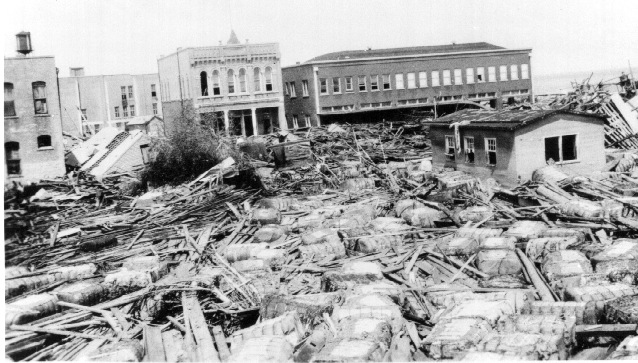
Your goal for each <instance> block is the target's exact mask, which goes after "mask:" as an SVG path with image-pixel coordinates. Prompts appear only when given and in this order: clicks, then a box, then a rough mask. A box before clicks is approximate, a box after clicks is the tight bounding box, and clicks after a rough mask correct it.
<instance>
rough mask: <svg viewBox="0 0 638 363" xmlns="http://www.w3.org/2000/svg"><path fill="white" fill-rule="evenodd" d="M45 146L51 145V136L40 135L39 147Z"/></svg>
mask: <svg viewBox="0 0 638 363" xmlns="http://www.w3.org/2000/svg"><path fill="white" fill-rule="evenodd" d="M43 147H51V136H49V135H40V136H38V149H41V148H43Z"/></svg>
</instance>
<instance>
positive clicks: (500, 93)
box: [282, 43, 532, 128]
mask: <svg viewBox="0 0 638 363" xmlns="http://www.w3.org/2000/svg"><path fill="white" fill-rule="evenodd" d="M530 54H531V49H505V48H502V47H498V46H495V45H491V44H488V43H468V44H451V45H441V46H425V47H411V48H393V49H379V50H372V49H368V50H361V51H359V50H355V51H345V52H336V53H329V54H324V55H321V56H319V57H316V58H313V59H311V60H309V61H307V62H305V63H301V64H297V65H293V66H289V67H284V68H283V70H282V72H283V80H284V89H285V90H284V91H285V96H284V103H285V107H286V118H287V122H288V127H289V128H297V127H304V126H310V125H318V124H320V123H326V122H333V121H338V120H341V119H344V116H346V117H347V120H348V121H353V120H368V121H374V120H377V119H379V120H380V119H382V118H386V117H392V116H393V115H396V114H397V112H398V111H401V110H405V109H415V108H435V106H441V105H450V104H452V105H453V104H459V103H469V102H475V103H476V102H478V103H488V102H489V103H490V104H491V106H492V107H493V108H496V107H500V105H501V102H502V100H503V99H506V100H507V99H509V98H511V97H531V95H532V81H531V70H530Z"/></svg>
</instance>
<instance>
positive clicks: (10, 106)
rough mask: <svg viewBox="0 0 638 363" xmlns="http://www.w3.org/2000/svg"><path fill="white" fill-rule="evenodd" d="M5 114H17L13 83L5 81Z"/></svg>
mask: <svg viewBox="0 0 638 363" xmlns="http://www.w3.org/2000/svg"><path fill="white" fill-rule="evenodd" d="M4 115H5V116H15V115H16V106H15V101H14V99H13V83H9V82H5V83H4Z"/></svg>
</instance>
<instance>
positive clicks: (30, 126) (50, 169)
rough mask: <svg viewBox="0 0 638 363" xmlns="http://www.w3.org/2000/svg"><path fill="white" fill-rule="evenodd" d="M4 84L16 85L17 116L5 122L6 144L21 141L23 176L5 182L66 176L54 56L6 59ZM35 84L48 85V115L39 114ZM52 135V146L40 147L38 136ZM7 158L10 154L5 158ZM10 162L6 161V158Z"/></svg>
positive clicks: (14, 91) (15, 102)
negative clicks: (35, 104)
mask: <svg viewBox="0 0 638 363" xmlns="http://www.w3.org/2000/svg"><path fill="white" fill-rule="evenodd" d="M4 82H9V83H12V84H13V96H14V104H15V111H16V116H15V117H7V116H5V119H4V142H5V145H6V143H7V142H18V143H19V146H20V149H19V152H18V154H19V158H20V167H21V173H20V174H17V175H13V174H12V175H9V173H8V170H7V166H6V162H5V174H4V175H5V183H11V182H12V181H21V182H26V183H29V182H37V181H39V180H41V179H45V178H54V177H58V176H62V175H64V173H65V166H64V143H63V138H62V121H61V118H60V104H59V95H58V83H57V74H56V68H55V59H54V57H24V58H5V60H4ZM33 82H45V83H46V100H47V102H46V103H47V109H48V113H47V114H43V115H40V114H38V115H36V113H35V108H34V100H33V89H32V83H33ZM41 135H49V136H51V146H50V147H44V148H39V147H38V136H41ZM5 158H6V155H5ZM5 160H6V159H5Z"/></svg>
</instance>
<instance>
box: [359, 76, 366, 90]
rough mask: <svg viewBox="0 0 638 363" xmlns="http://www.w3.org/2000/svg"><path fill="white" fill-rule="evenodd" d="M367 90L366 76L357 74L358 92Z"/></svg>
mask: <svg viewBox="0 0 638 363" xmlns="http://www.w3.org/2000/svg"><path fill="white" fill-rule="evenodd" d="M366 90H367V84H366V76H359V92H365V91H366Z"/></svg>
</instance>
